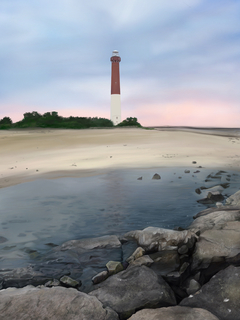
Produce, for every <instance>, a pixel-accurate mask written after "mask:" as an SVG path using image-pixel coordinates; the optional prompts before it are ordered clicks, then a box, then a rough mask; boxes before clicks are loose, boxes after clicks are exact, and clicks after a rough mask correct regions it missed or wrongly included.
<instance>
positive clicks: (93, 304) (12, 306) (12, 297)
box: [0, 286, 119, 320]
mask: <svg viewBox="0 0 240 320" xmlns="http://www.w3.org/2000/svg"><path fill="white" fill-rule="evenodd" d="M0 319H2V320H3V319H4V320H7V319H9V320H10V319H11V320H24V319H29V320H36V319H37V320H46V319H51V320H70V319H71V320H119V317H118V315H117V314H116V313H115V312H114V311H113V310H111V309H110V308H104V307H103V305H102V303H101V302H100V301H99V300H98V299H97V298H95V297H94V296H89V295H87V294H86V293H83V292H79V291H77V290H75V289H72V288H63V287H55V288H46V287H43V288H36V287H33V286H26V287H24V288H21V289H16V288H8V289H3V290H1V291H0Z"/></svg>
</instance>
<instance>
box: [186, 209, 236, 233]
mask: <svg viewBox="0 0 240 320" xmlns="http://www.w3.org/2000/svg"><path fill="white" fill-rule="evenodd" d="M205 212H206V214H204V211H203V213H202V215H197V216H196V219H195V220H194V221H193V222H192V223H191V225H190V226H189V227H188V229H189V230H192V232H197V231H200V232H201V233H202V232H204V231H205V230H210V229H213V228H214V229H221V228H222V227H223V226H224V225H225V224H226V223H227V222H229V221H238V220H240V209H237V210H225V208H224V207H222V208H215V210H206V211H205Z"/></svg>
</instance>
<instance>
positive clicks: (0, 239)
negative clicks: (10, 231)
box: [0, 236, 8, 243]
mask: <svg viewBox="0 0 240 320" xmlns="http://www.w3.org/2000/svg"><path fill="white" fill-rule="evenodd" d="M7 241H8V239H6V238H5V237H2V236H0V243H4V242H7Z"/></svg>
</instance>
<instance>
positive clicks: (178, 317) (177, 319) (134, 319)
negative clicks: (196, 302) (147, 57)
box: [129, 306, 219, 320]
mask: <svg viewBox="0 0 240 320" xmlns="http://www.w3.org/2000/svg"><path fill="white" fill-rule="evenodd" d="M160 319H163V320H219V319H218V318H217V317H216V316H214V315H213V314H212V313H210V312H209V311H207V310H204V309H201V308H189V307H179V306H176V307H168V308H160V309H144V310H141V311H138V312H137V313H135V314H134V315H132V316H131V317H130V318H129V320H160Z"/></svg>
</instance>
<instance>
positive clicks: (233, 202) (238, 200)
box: [226, 190, 240, 206]
mask: <svg viewBox="0 0 240 320" xmlns="http://www.w3.org/2000/svg"><path fill="white" fill-rule="evenodd" d="M226 205H227V206H240V190H239V191H237V192H236V193H234V194H233V195H231V196H230V197H229V198H227V199H226Z"/></svg>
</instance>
